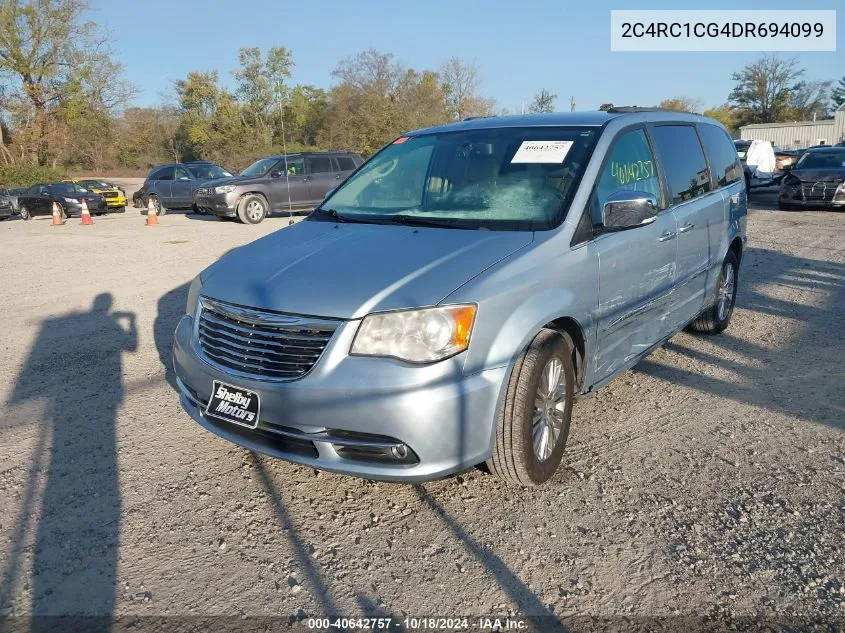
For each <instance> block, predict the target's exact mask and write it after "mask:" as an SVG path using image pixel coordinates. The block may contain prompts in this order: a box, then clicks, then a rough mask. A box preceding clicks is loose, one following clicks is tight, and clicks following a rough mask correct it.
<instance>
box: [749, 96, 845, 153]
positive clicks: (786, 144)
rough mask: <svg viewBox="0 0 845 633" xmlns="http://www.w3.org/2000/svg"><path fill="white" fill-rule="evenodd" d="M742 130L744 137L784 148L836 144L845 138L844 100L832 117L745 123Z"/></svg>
mask: <svg viewBox="0 0 845 633" xmlns="http://www.w3.org/2000/svg"><path fill="white" fill-rule="evenodd" d="M739 134H740V138H741V139H744V140H748V141H754V140H760V141H771V143H772V145H777V146H778V147H780V148H781V149H802V148H804V147H809V146H811V145H822V144H824V145H835V144H836V143H838V142H839V141H845V103H843V104H842V105H840V106H839V107H838V108H837V109H836V112H834V118H832V119H825V120H823V121H793V122H791V123H790V122H784V123H756V124H754V125H743V126H742V127H741V128H739Z"/></svg>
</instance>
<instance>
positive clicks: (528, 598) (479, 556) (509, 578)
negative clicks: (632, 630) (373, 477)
mask: <svg viewBox="0 0 845 633" xmlns="http://www.w3.org/2000/svg"><path fill="white" fill-rule="evenodd" d="M414 491H415V492H416V493H417V496H418V497H419V498H420V501H421V502H422V503H423V504H424V505H426V506H428V508H429V509H430V510H431V511H432V512H433V513H434V514H435V516H437V518H438V519H440V521H441V522H442V523H443V525H444V526H445V527H446V528H447V529H448V530H449V531H450V532H451V533H452V535H453V536H454V537H455V538H456V539H457V540H458V541H459V542H460V543H461V544H462V545H463V546H464V547H465V548H466V549H467V551H469V553H470V554H472V555H473V556H474V557H475V558H476V560H477V561H478V562H479V563H481V565H482V566H483V567H484V569H486V570H487V572H488V573H489V574H491V575H492V576H493V578H495V579H496V582H497V583H498V585H499V586H500V587H501V588H502V591H504V592H505V593H506V594H507V595H508V597H509V598H510V599H511V600H512V601H513V602H514V603H515V604H516V606H517V609H518V612H519V614H520V616H522V617H531V618H538V617H542V618H543V622H544V623H545V628H544V631H555V632H558V633H566V632H567V631H568V630H569V629H567V628H566V627H565V626H563V624H561V623H560V622H558V621H557V620H556V619H555V618H554V614H553V613H552V612H551V611H550V610H549V608H548V607H547V606H546V605H545V604H543V603H542V601H541V600H540V599H539V598H538V597H537V596H536V595H535V594H534V593H533V592H532V591H531V590H530V589H529V588H528V587H526V586H525V583H523V582H522V581H521V580H520V579H519V576H517V575H516V574H515V573H514V572H513V570H511V568H510V567H508V566H507V564H506V563H505V562H504V561H503V560H502V559H501V558H499V557H498V556H497V555H496V554H495V553H494V552H493V551H491V550H489V549H488V548H486V547H484V546H483V545H481V544H480V543H479V542H478V541H476V540H475V539H474V538H473V537H472V536H471V535H470V534H469V533H468V532H467V531H466V530H465V529H464V527H463V526H462V525H461V524H460V522H459V521H458V520H457V519H456V518H455V517H453V516H451V515H450V514H449V513H448V512H447V511H446V509H445V508H444V507H443V506H442V505H440V503H438V501H437V500H436V499H435V498H434V497H433V496H432V495H431V494H430V493H429V492H428V490H426V488H425V486H422V485H416V486H414Z"/></svg>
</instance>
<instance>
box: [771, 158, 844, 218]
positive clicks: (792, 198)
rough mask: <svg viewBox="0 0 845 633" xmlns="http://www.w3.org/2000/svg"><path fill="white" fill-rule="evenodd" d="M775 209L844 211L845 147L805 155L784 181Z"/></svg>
mask: <svg viewBox="0 0 845 633" xmlns="http://www.w3.org/2000/svg"><path fill="white" fill-rule="evenodd" d="M778 207H780V208H781V209H792V208H794V207H801V208H820V207H822V208H825V207H826V208H838V209H845V147H830V146H826V147H820V148H818V149H810V150H809V151H807V152H805V153H804V155H803V156H801V158H799V159H798V162H796V163H795V167H793V168H792V169H791V170H790V171H789V173H788V174H787V175H786V177H785V178H784V179H783V182H782V184H781V188H780V195H779V196H778Z"/></svg>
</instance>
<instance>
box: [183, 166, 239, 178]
mask: <svg viewBox="0 0 845 633" xmlns="http://www.w3.org/2000/svg"><path fill="white" fill-rule="evenodd" d="M190 169H191V173H192V174H194V178H196V179H197V180H216V179H217V178H229V177H230V176H231V175H232V174H230V173H229V172H228V171H226V170H225V169H223V168H222V167H220V165H191V167H190Z"/></svg>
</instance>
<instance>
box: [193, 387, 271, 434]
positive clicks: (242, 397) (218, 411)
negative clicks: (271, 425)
mask: <svg viewBox="0 0 845 633" xmlns="http://www.w3.org/2000/svg"><path fill="white" fill-rule="evenodd" d="M212 387H213V389H212V391H211V399H210V400H209V401H208V406H207V407H206V408H205V412H206V414H208V415H210V416H213V417H215V418H219V419H221V420H225V421H226V422H232V423H233V424H239V425H241V426H245V427H247V428H250V429H254V428H255V427H256V426H258V414H259V412H260V411H261V405H260V403H259V400H258V394H257V393H255V392H254V391H250V390H249V389H244V388H243V387H235V386H233V385H227V384H226V383H223V382H219V381H217V380H215V381H214V382H213V384H212Z"/></svg>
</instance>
